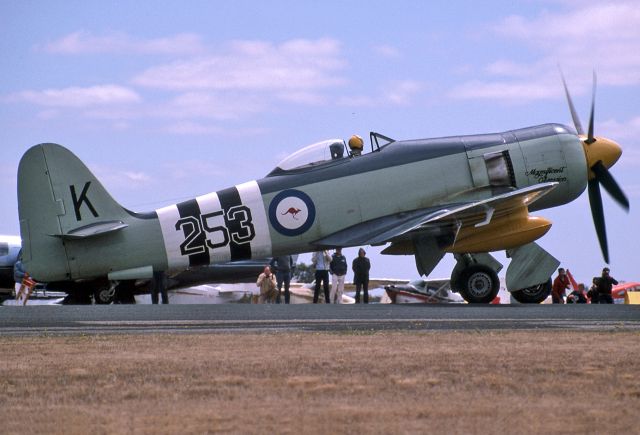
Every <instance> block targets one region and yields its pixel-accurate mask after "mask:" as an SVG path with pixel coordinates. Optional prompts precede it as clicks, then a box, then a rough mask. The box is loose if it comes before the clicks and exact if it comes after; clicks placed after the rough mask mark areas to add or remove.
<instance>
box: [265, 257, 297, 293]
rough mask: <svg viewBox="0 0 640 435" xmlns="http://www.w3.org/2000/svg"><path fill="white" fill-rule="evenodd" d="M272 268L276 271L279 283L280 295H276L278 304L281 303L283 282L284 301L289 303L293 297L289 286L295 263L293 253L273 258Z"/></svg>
mask: <svg viewBox="0 0 640 435" xmlns="http://www.w3.org/2000/svg"><path fill="white" fill-rule="evenodd" d="M270 265H271V270H275V271H276V281H277V283H278V296H276V304H279V303H280V293H281V292H282V284H284V303H285V304H288V303H289V301H290V299H291V294H290V293H289V287H290V284H291V274H292V273H293V269H294V267H295V266H294V264H293V258H292V257H291V255H282V256H280V257H274V258H273V259H272V260H271V263H270Z"/></svg>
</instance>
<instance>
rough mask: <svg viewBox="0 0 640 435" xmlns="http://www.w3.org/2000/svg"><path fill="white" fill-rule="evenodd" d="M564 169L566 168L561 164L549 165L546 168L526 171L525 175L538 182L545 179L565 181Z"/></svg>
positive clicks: (545, 180) (542, 181)
mask: <svg viewBox="0 0 640 435" xmlns="http://www.w3.org/2000/svg"><path fill="white" fill-rule="evenodd" d="M565 169H567V167H566V166H562V167H560V168H554V167H551V166H549V167H548V168H546V169H532V170H530V171H527V172H526V173H525V175H526V176H527V177H534V178H535V179H536V181H537V182H538V183H544V182H547V181H558V182H563V181H567V177H566V176H564V174H565V172H564V170H565Z"/></svg>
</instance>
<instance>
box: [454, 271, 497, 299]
mask: <svg viewBox="0 0 640 435" xmlns="http://www.w3.org/2000/svg"><path fill="white" fill-rule="evenodd" d="M458 285H459V288H458V291H459V292H460V295H461V296H462V297H463V298H464V300H465V301H467V302H469V303H470V304H488V303H490V302H491V301H493V300H494V299H495V297H496V296H497V295H498V291H499V290H500V280H499V279H498V274H497V273H496V272H495V271H494V270H493V269H491V268H490V267H487V266H483V265H481V264H475V265H473V266H469V267H467V268H466V269H465V270H463V271H462V273H461V274H460V280H459V281H458Z"/></svg>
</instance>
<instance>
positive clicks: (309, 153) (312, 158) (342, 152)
mask: <svg viewBox="0 0 640 435" xmlns="http://www.w3.org/2000/svg"><path fill="white" fill-rule="evenodd" d="M346 149H347V146H346V144H345V143H344V141H343V140H342V139H328V140H323V141H322V142H318V143H314V144H312V145H309V146H306V147H304V148H302V149H301V150H298V151H296V152H295V153H293V154H291V155H290V156H288V157H287V158H285V159H284V160H283V161H281V162H280V163H279V164H278V166H277V167H276V170H278V169H280V170H282V171H289V170H291V169H297V168H302V167H313V166H317V165H321V164H323V163H325V162H327V161H330V160H335V159H340V158H343V157H345V156H348V155H349V154H348V153H347V151H346Z"/></svg>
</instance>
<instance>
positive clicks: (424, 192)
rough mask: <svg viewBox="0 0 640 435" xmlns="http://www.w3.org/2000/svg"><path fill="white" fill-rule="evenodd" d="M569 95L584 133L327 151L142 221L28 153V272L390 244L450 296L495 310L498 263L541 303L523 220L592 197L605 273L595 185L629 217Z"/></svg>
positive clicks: (49, 152) (375, 139)
mask: <svg viewBox="0 0 640 435" xmlns="http://www.w3.org/2000/svg"><path fill="white" fill-rule="evenodd" d="M565 90H566V85H565ZM594 95H595V77H594ZM567 97H568V98H569V105H570V108H571V113H572V116H573V120H574V124H575V127H576V130H577V133H578V134H576V133H575V131H573V130H572V129H571V128H569V127H566V126H563V125H560V124H544V125H539V126H535V127H527V128H522V129H518V130H511V131H505V132H503V133H496V134H479V135H473V136H454V137H445V138H437V139H421V140H402V141H397V140H392V139H390V138H387V137H385V136H383V135H381V134H377V133H371V136H370V137H371V152H368V153H365V154H362V155H360V152H350V151H349V149H348V148H347V146H346V144H345V142H344V141H343V140H339V139H336V140H328V141H324V142H320V143H317V144H314V145H311V146H308V147H306V148H303V149H301V150H300V151H298V152H296V153H294V154H292V155H291V156H289V157H288V158H286V159H285V160H284V161H282V162H281V163H280V164H279V165H278V166H277V167H276V168H275V169H274V170H273V171H271V172H270V173H269V174H268V175H267V176H266V177H264V178H262V179H259V180H255V181H249V182H247V183H244V184H240V185H237V186H233V187H229V188H227V189H224V190H220V191H217V192H213V193H209V194H207V195H203V196H199V197H197V198H194V199H192V200H189V201H185V202H181V203H179V204H175V205H171V206H168V207H164V208H161V209H158V210H155V211H153V212H148V213H134V212H131V211H129V210H126V209H125V208H123V207H121V206H120V205H119V204H118V203H117V202H116V201H114V200H113V199H112V198H111V196H110V195H109V194H108V193H107V192H106V190H105V189H104V187H103V186H102V185H101V184H100V182H99V181H98V180H97V179H96V178H95V177H94V176H93V174H91V172H89V170H88V169H87V168H86V167H85V165H84V164H83V163H82V162H81V161H80V160H79V159H78V158H77V157H76V156H75V155H73V154H72V153H71V152H70V151H68V150H67V149H65V148H63V147H61V146H59V145H55V144H41V145H36V146H34V147H33V148H31V149H30V150H28V151H27V152H26V154H25V155H24V157H23V158H22V160H21V162H20V167H19V172H18V201H19V213H20V229H21V236H22V241H23V261H24V265H25V267H26V269H27V271H28V272H29V273H30V274H31V275H32V276H33V277H34V278H35V279H37V280H39V281H44V282H51V281H78V280H83V281H85V282H87V284H88V285H89V284H90V283H91V282H96V283H97V282H103V281H104V280H106V279H108V280H110V281H111V282H113V283H115V282H118V283H126V282H130V281H131V280H139V279H149V278H151V277H153V276H158V274H159V273H167V274H172V273H177V272H179V271H182V270H186V269H188V268H193V267H197V266H202V265H209V264H214V263H219V262H227V261H238V260H246V259H252V258H253V259H255V258H264V257H269V256H277V255H283V254H294V253H302V252H309V251H313V250H317V249H321V248H331V247H338V246H340V247H347V246H362V245H383V244H387V245H388V246H387V247H386V248H385V249H384V251H383V253H385V254H404V255H406V254H411V255H414V256H415V261H416V265H417V268H418V271H419V272H420V274H421V275H428V274H429V273H430V272H431V271H432V270H433V268H434V267H435V266H436V265H437V263H438V262H439V261H440V260H441V258H442V257H443V256H444V254H445V253H453V254H454V255H455V258H456V260H457V264H456V266H455V268H454V270H453V272H452V276H451V282H452V288H453V289H454V290H455V291H458V292H459V293H460V294H461V295H462V296H463V297H464V299H465V300H467V301H469V302H477V303H488V302H490V301H491V300H493V299H494V297H495V295H496V293H497V292H498V290H499V280H498V276H497V272H498V271H499V270H500V269H501V268H502V265H501V264H500V263H498V262H497V261H496V260H495V259H494V258H493V257H492V256H491V255H490V254H489V252H493V251H501V250H506V251H507V255H508V256H509V257H510V258H511V262H510V265H509V268H508V270H507V274H506V279H507V287H508V290H509V291H511V293H512V294H513V296H514V297H515V298H516V299H517V300H519V301H522V302H540V301H542V300H544V299H545V298H546V296H547V295H548V293H549V290H550V278H549V277H550V276H551V274H552V273H553V271H554V269H555V268H556V267H557V265H558V261H557V260H556V259H555V258H553V257H552V256H551V255H550V254H548V253H547V252H545V251H544V250H543V249H542V248H540V247H539V246H538V245H537V244H536V243H535V242H534V241H535V240H537V239H538V238H540V237H542V236H543V235H544V234H545V233H546V232H547V231H548V230H549V228H550V227H551V222H550V221H549V220H547V219H545V218H543V217H535V216H531V215H530V213H532V212H536V211H539V210H543V209H546V208H550V207H555V206H559V205H562V204H566V203H568V202H570V201H573V200H574V199H576V198H577V197H578V196H579V195H580V194H581V193H582V192H583V191H584V189H585V187H586V186H587V185H588V186H589V197H590V201H591V208H592V213H593V217H594V222H595V226H596V231H597V234H598V237H599V239H600V244H601V247H602V250H603V254H604V257H605V260H606V261H608V251H607V241H606V235H605V228H604V217H603V213H602V201H601V198H600V191H599V184H602V185H603V187H605V188H606V189H607V191H609V193H611V194H612V196H613V197H614V198H615V199H616V200H617V201H618V202H619V203H621V204H622V205H623V206H624V207H626V208H628V206H629V204H628V201H627V199H626V198H625V196H624V194H623V193H622V191H621V190H620V188H619V187H618V185H617V184H616V182H615V181H614V180H613V178H612V177H611V175H610V174H609V172H608V168H610V167H611V166H612V165H613V164H614V163H615V162H616V161H617V160H618V158H619V157H620V155H621V149H620V147H619V146H618V145H617V144H616V143H615V142H613V141H611V140H608V139H605V138H601V137H595V136H594V135H593V106H592V110H591V118H590V121H589V129H588V134H584V131H583V129H582V126H581V125H580V121H579V119H578V117H577V115H576V114H575V110H574V109H573V105H572V103H571V99H570V97H569V94H568V92H567ZM352 139H353V141H350V145H354V146H355V148H356V149H357V148H362V140H361V139H360V138H357V137H354V138H352Z"/></svg>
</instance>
